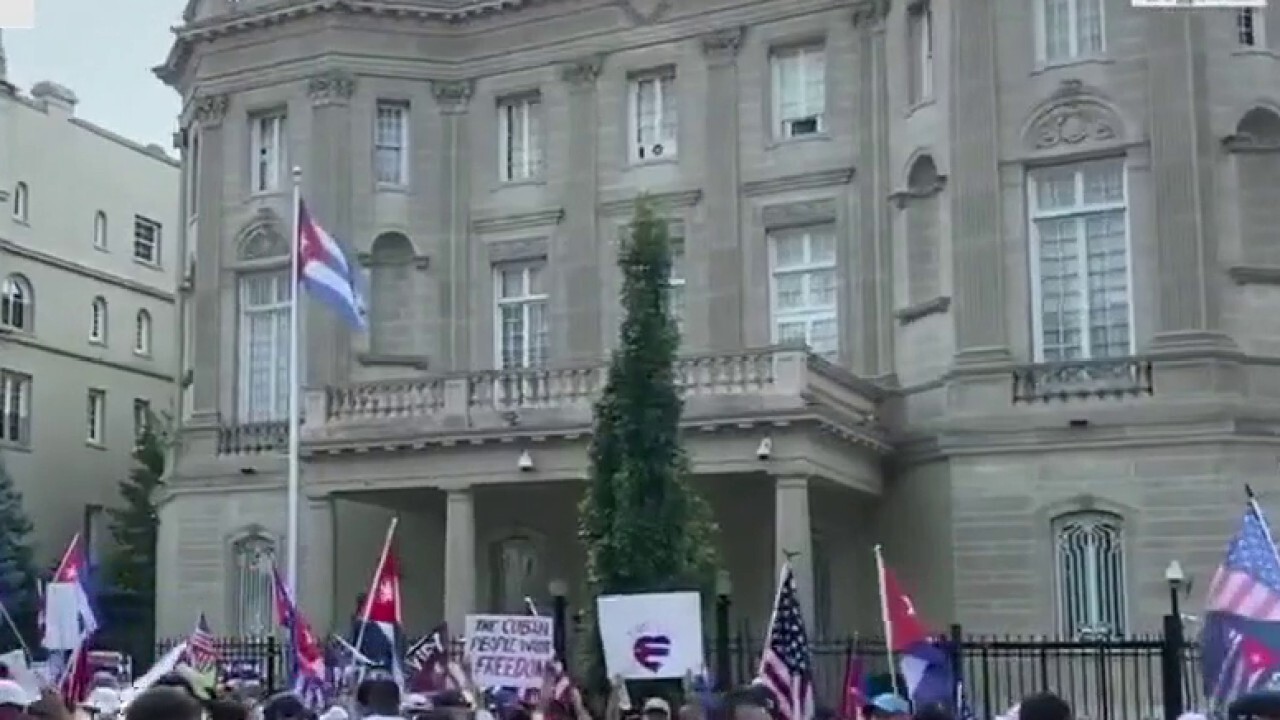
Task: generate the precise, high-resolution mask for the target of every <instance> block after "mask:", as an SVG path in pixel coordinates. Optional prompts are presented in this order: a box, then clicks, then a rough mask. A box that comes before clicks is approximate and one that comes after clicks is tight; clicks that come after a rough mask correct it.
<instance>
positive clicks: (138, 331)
mask: <svg viewBox="0 0 1280 720" xmlns="http://www.w3.org/2000/svg"><path fill="white" fill-rule="evenodd" d="M133 352H134V354H135V355H150V354H151V313H149V312H147V311H146V310H139V311H138V314H137V315H136V316H135V317H134V319H133Z"/></svg>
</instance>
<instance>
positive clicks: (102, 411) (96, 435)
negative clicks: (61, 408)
mask: <svg viewBox="0 0 1280 720" xmlns="http://www.w3.org/2000/svg"><path fill="white" fill-rule="evenodd" d="M85 419H86V420H87V421H88V427H87V428H86V434H85V439H86V440H88V441H89V442H91V443H93V444H95V445H102V444H103V443H104V442H106V436H107V391H106V390H99V389H97V388H93V389H90V390H89V401H88V408H87V416H86V418H85Z"/></svg>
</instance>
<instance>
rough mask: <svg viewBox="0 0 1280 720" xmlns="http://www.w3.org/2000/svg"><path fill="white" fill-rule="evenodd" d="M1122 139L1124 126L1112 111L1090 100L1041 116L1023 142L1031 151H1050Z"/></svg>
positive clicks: (1062, 104)
mask: <svg viewBox="0 0 1280 720" xmlns="http://www.w3.org/2000/svg"><path fill="white" fill-rule="evenodd" d="M1123 137H1124V129H1123V126H1122V124H1121V122H1120V118H1119V117H1117V115H1116V113H1115V112H1114V111H1112V110H1111V109H1110V108H1108V107H1107V106H1105V105H1103V104H1102V103H1099V102H1096V101H1093V100H1085V99H1073V100H1064V101H1062V102H1059V103H1058V104H1055V105H1053V106H1051V107H1049V108H1048V109H1047V110H1045V111H1043V112H1042V113H1040V115H1039V116H1038V117H1037V118H1036V119H1035V120H1034V121H1033V122H1032V123H1031V124H1030V126H1029V127H1028V129H1027V133H1026V136H1025V138H1024V142H1025V143H1026V146H1027V148H1028V149H1030V150H1053V149H1057V148H1061V147H1064V146H1068V147H1071V146H1079V145H1086V144H1089V143H1105V142H1111V141H1115V140H1119V139H1121V138H1123Z"/></svg>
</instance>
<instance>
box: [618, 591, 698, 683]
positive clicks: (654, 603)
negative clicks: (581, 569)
mask: <svg viewBox="0 0 1280 720" xmlns="http://www.w3.org/2000/svg"><path fill="white" fill-rule="evenodd" d="M596 610H597V617H598V618H599V620H600V639H601V641H602V642H603V644H604V660H605V665H606V666H607V669H608V672H609V676H610V677H614V676H616V675H621V676H622V677H623V679H626V680H656V679H663V678H682V677H684V676H685V675H686V674H687V673H688V672H689V671H693V672H695V673H697V672H701V671H702V669H703V668H704V667H705V664H704V659H703V656H702V606H701V599H700V598H699V596H698V593H696V592H679V593H645V594H639V595H605V596H601V597H600V598H598V599H597V600H596Z"/></svg>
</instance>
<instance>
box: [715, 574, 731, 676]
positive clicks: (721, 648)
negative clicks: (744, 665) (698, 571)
mask: <svg viewBox="0 0 1280 720" xmlns="http://www.w3.org/2000/svg"><path fill="white" fill-rule="evenodd" d="M732 605H733V578H732V577H730V576H729V571H728V570H721V571H720V572H718V573H716V678H715V690H716V692H725V691H726V690H728V689H729V687H730V683H729V676H730V675H732V674H733V661H732V658H730V657H729V608H730V607H732Z"/></svg>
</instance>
